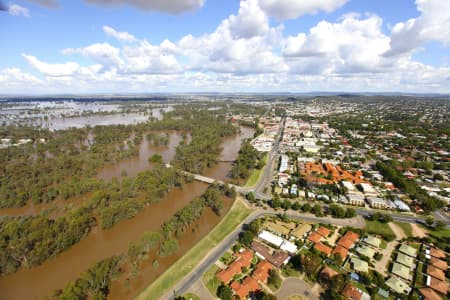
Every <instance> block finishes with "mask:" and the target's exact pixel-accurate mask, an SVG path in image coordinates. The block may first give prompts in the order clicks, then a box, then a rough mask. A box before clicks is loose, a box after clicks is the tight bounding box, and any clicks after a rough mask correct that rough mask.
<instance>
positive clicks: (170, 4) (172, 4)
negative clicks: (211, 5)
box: [85, 0, 205, 14]
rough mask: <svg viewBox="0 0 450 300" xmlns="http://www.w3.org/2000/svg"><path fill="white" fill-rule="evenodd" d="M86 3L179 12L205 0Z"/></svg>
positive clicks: (195, 6)
mask: <svg viewBox="0 0 450 300" xmlns="http://www.w3.org/2000/svg"><path fill="white" fill-rule="evenodd" d="M85 1H86V2H88V3H91V4H96V5H104V6H119V5H131V6H134V7H136V8H138V9H142V10H145V11H159V12H164V13H169V14H180V13H183V12H187V11H192V10H196V9H199V8H201V7H202V6H203V5H204V4H205V0H85Z"/></svg>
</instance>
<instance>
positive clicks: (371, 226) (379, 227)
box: [365, 220, 395, 240]
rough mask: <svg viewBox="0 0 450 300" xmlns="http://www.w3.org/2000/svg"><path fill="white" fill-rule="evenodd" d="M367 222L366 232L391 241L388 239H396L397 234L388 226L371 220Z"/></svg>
mask: <svg viewBox="0 0 450 300" xmlns="http://www.w3.org/2000/svg"><path fill="white" fill-rule="evenodd" d="M365 221H366V231H367V232H368V233H370V234H378V235H380V236H382V237H383V238H385V239H387V240H389V238H387V237H392V239H395V234H394V232H393V231H392V229H391V227H389V225H388V224H386V223H381V222H378V221H369V220H365Z"/></svg>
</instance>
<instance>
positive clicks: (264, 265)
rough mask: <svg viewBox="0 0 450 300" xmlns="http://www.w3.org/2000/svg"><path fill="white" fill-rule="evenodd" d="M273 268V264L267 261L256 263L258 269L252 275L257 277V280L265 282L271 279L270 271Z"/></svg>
mask: <svg viewBox="0 0 450 300" xmlns="http://www.w3.org/2000/svg"><path fill="white" fill-rule="evenodd" d="M271 269H272V265H271V264H270V263H269V262H267V261H265V260H264V261H262V262H260V263H258V264H257V265H256V269H255V271H254V272H253V274H252V277H253V278H255V279H256V280H257V281H262V282H264V283H267V280H268V279H269V276H270V275H269V272H270V270H271Z"/></svg>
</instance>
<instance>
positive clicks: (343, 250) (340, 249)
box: [331, 245, 348, 259]
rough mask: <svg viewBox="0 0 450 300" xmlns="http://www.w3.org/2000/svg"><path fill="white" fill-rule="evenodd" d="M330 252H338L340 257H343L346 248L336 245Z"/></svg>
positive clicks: (346, 250)
mask: <svg viewBox="0 0 450 300" xmlns="http://www.w3.org/2000/svg"><path fill="white" fill-rule="evenodd" d="M331 253H332V254H339V255H340V256H341V258H342V259H345V258H346V257H347V255H348V249H347V248H344V247H342V246H339V245H337V246H336V247H335V248H334V249H333V252H331Z"/></svg>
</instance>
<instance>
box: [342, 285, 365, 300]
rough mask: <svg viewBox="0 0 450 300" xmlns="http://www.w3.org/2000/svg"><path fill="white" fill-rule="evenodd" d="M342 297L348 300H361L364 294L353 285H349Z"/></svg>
mask: <svg viewBox="0 0 450 300" xmlns="http://www.w3.org/2000/svg"><path fill="white" fill-rule="evenodd" d="M342 295H344V296H345V297H346V298H348V299H352V300H361V298H362V296H363V292H362V291H361V290H360V289H358V288H357V287H355V286H354V285H352V284H351V283H347V285H346V286H345V288H344V290H343V291H342Z"/></svg>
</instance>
